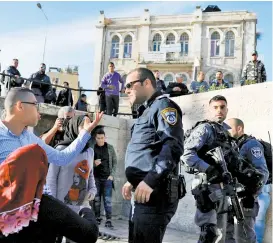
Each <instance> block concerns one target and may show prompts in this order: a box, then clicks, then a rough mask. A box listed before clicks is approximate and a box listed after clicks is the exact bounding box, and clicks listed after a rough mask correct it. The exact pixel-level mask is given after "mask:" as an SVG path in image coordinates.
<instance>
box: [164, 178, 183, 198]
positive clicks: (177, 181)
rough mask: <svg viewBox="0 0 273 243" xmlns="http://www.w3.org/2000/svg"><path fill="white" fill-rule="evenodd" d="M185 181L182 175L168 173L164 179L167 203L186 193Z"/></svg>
mask: <svg viewBox="0 0 273 243" xmlns="http://www.w3.org/2000/svg"><path fill="white" fill-rule="evenodd" d="M186 193H187V191H186V181H185V178H184V176H183V175H175V174H173V173H171V174H169V175H168V176H167V179H166V194H167V197H168V202H169V203H174V202H176V201H177V200H179V199H182V198H183V197H184V196H185V195H186Z"/></svg>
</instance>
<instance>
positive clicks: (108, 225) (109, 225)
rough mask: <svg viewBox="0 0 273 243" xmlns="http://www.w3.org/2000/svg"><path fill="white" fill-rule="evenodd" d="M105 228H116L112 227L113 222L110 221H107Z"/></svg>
mask: <svg viewBox="0 0 273 243" xmlns="http://www.w3.org/2000/svg"><path fill="white" fill-rule="evenodd" d="M105 228H110V229H113V228H114V226H113V225H112V222H111V221H110V220H107V221H106V222H105Z"/></svg>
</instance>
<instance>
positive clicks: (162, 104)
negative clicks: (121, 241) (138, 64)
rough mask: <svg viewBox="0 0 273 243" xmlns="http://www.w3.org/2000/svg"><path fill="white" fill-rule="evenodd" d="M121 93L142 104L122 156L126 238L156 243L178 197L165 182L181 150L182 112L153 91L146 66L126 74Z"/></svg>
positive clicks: (164, 228) (154, 89) (138, 242)
mask: <svg viewBox="0 0 273 243" xmlns="http://www.w3.org/2000/svg"><path fill="white" fill-rule="evenodd" d="M125 92H126V94H127V95H128V97H129V101H130V103H131V105H133V104H135V103H136V104H143V105H142V106H141V107H140V108H139V118H138V119H137V120H136V122H135V124H134V126H133V128H132V137H131V140H130V142H129V144H128V147H127V151H126V155H125V168H126V170H125V173H126V178H127V180H128V182H127V183H126V184H125V187H126V188H127V189H126V191H127V194H129V193H131V190H134V191H135V192H134V201H135V205H134V211H133V212H132V215H133V219H132V220H133V227H130V228H131V231H133V232H130V233H131V238H132V241H131V242H133V243H160V242H162V240H163V236H164V233H165V230H166V227H167V225H168V223H169V222H170V220H171V218H172V217H173V215H174V214H175V212H176V209H177V205H178V200H179V199H178V196H177V194H178V193H177V190H178V189H177V187H176V188H175V189H174V190H176V191H168V192H169V193H170V194H167V188H166V187H167V185H169V184H168V183H169V182H170V180H169V178H170V177H172V175H173V174H172V173H174V174H175V171H176V169H177V164H178V162H179V159H180V156H181V155H182V153H183V136H184V135H183V127H182V111H181V110H180V108H179V106H178V105H177V104H176V103H175V102H173V101H171V100H170V99H168V97H167V96H165V95H162V94H161V93H160V92H157V91H156V80H155V77H154V75H153V73H152V72H151V71H150V70H148V69H146V68H137V69H135V70H133V71H131V72H130V73H129V74H128V76H127V79H126V90H125ZM125 187H124V188H125ZM123 190H124V189H123ZM123 195H125V194H124V193H123ZM171 195H174V196H173V197H172V196H171ZM128 198H130V197H128Z"/></svg>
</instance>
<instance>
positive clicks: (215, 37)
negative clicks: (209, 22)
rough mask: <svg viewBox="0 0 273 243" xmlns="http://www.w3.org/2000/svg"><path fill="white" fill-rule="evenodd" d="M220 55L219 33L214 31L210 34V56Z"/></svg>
mask: <svg viewBox="0 0 273 243" xmlns="http://www.w3.org/2000/svg"><path fill="white" fill-rule="evenodd" d="M219 55H220V34H219V33H218V32H217V31H215V32H213V33H212V35H211V41H210V56H211V57H217V56H219Z"/></svg>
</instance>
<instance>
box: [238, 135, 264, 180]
mask: <svg viewBox="0 0 273 243" xmlns="http://www.w3.org/2000/svg"><path fill="white" fill-rule="evenodd" d="M241 144H242V146H241ZM238 146H239V148H240V154H241V156H242V157H243V158H245V159H246V160H247V161H249V162H250V163H251V164H252V165H254V167H255V168H256V169H257V170H258V171H259V172H261V174H263V185H264V184H265V183H266V182H267V180H268V177H269V171H268V169H267V165H266V160H265V157H264V148H263V145H262V144H261V143H260V142H259V141H258V140H257V139H255V138H254V137H249V136H248V135H246V134H244V135H243V136H241V137H240V138H239V139H238Z"/></svg>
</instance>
